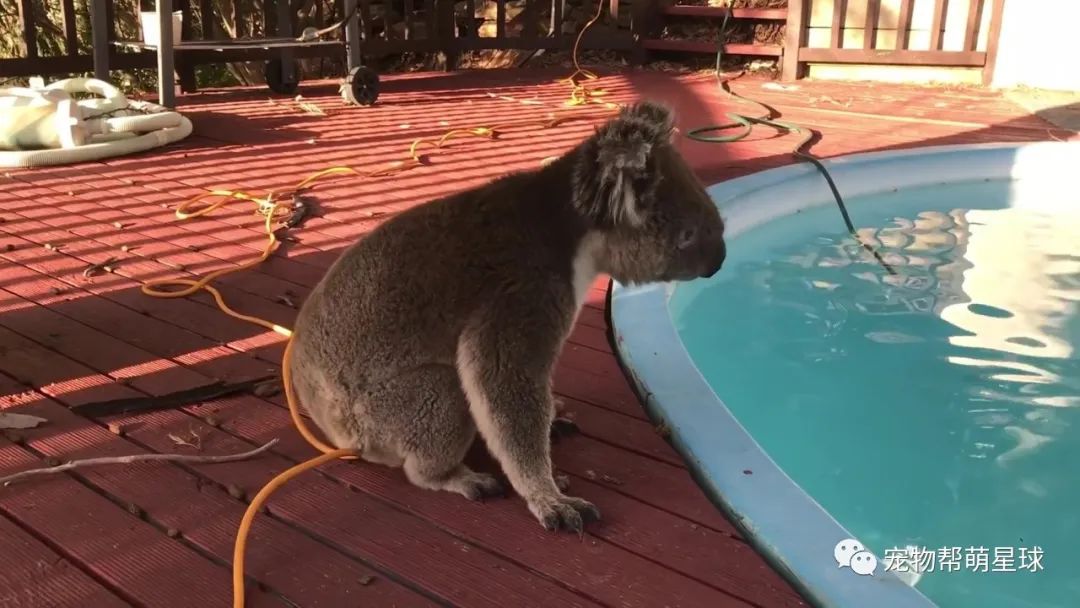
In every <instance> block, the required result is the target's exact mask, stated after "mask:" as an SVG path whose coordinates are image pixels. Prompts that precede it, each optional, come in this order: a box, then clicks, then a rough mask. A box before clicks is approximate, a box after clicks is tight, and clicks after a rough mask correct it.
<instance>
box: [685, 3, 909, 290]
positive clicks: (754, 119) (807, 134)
mask: <svg viewBox="0 0 1080 608" xmlns="http://www.w3.org/2000/svg"><path fill="white" fill-rule="evenodd" d="M730 16H731V7H730V6H729V7H728V10H727V11H726V12H725V13H724V20H723V21H721V23H720V44H719V45H718V46H717V49H716V70H715V74H716V85H717V88H718V89H720V91H721V92H722V93H724V94H725V95H726V96H728V97H729V98H731V99H735V100H739V101H742V102H747V103H752V104H754V105H756V106H759V107H760V108H761V109H762V110H764V112H765V113H764V114H763V115H761V116H747V115H745V114H739V113H737V112H726V113H725V114H724V115H725V116H726V117H727V118H729V119H730V120H731V122H729V123H727V124H722V125H707V126H704V127H698V128H696V129H692V130H690V131H688V132H687V133H686V136H687V137H689V138H690V139H693V140H695V141H700V142H705V143H714V144H725V143H732V142H736V141H739V140H741V139H744V138H745V137H747V136H748V135H750V133H751V132H752V131H753V130H754V125H764V126H767V127H772V128H774V129H777V130H778V131H786V132H789V133H803V137H802V139H800V140H799V143H798V145H796V146H795V149H794V150H792V151H791V154H792V156H794V157H795V158H797V159H799V160H802V161H806V162H809V163H811V164H812V165H814V166H815V167H817V168H818V170H819V171H821V175H822V176H824V177H825V182H826V183H827V184H828V185H829V190H831V191H832V194H833V198H835V199H836V206H837V207H838V208H839V209H840V215H841V216H843V218H844V224H845V226H847V230H848V232H849V233H850V234H851V236H852V237H853V238H854V239H855V241H856V242H858V243H859V244H860V245H862V247H863V248H864V249H866V250H867V251H869V252H870V254H871V255H873V256H874V258H875V259H877V261H878V263H880V264H881V266H882V268H884V269H885V271H886V272H888V273H889V274H896V271H895V270H893V268H892V267H891V266H889V264H888V263H887V262H885V260H884V259H883V258H882V257H881V254H880V253H878V252H877V250H875V249H874V248H873V247H871V246H870V245H868V244H867V243H865V242H863V240H862V239H860V238H859V235H858V233H857V232H856V231H855V226H854V224H852V222H851V216H850V215H848V211H847V207H846V206H845V205H844V198H843V197H842V196H840V191H839V190H838V189H837V188H836V183H835V182H834V181H833V179H832V176H831V175H830V174H829V170H828V169H826V168H825V165H824V164H823V163H822V162H821V160H820V159H818V158H817V157H816V156H814V155H813V154H810V153H809V152H807V151H805V150H804V148H805V147H806V146H807V144H809V143H810V141H811V140H812V139H813V138H814V136H815V135H816V133H815V132H814V131H813V130H812V129H808V128H805V127H800V126H799V125H796V124H794V123H790V122H784V121H780V120H775V119H774V118H773V111H772V109H771V108H769V107H768V106H766V105H765V104H763V103H761V102H759V101H756V100H754V99H750V98H749V97H743V96H741V95H737V94H736V93H735V92H734V91H732V90H731V89H730V88H728V86H727V80H725V79H724V78H723V72H722V70H721V67H720V65H721V60H722V59H723V56H724V40H726V39H727V26H728V19H729V17H730ZM736 127H742V130H740V131H739V132H738V133H733V134H731V135H709V134H710V133H716V132H718V131H727V130H729V129H733V128H736Z"/></svg>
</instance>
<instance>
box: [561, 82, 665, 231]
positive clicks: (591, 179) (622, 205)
mask: <svg viewBox="0 0 1080 608" xmlns="http://www.w3.org/2000/svg"><path fill="white" fill-rule="evenodd" d="M673 129H674V116H673V115H672V113H671V110H669V109H668V108H666V107H664V106H662V105H660V104H657V103H653V102H641V103H638V104H636V105H633V106H630V107H627V108H624V109H623V110H622V111H621V112H620V113H619V115H618V116H617V117H616V118H614V119H612V120H611V121H609V122H608V123H607V124H605V125H603V126H602V127H600V128H599V129H597V131H596V134H595V135H593V137H592V138H590V139H589V140H588V141H586V142H585V144H584V145H583V146H582V149H581V152H582V154H581V156H580V157H579V159H578V163H577V166H576V167H575V174H574V185H575V190H576V191H575V201H574V202H575V204H576V205H577V207H578V210H579V211H580V212H581V213H582V214H584V215H585V216H586V217H588V218H589V219H590V220H591V221H592V222H593V223H595V224H596V225H598V226H612V225H616V224H629V225H631V226H636V225H640V224H641V223H642V222H643V221H644V220H643V216H642V208H641V204H642V202H643V201H644V200H645V199H646V198H647V197H648V195H649V193H650V191H651V190H653V189H655V187H656V184H657V182H658V179H659V175H658V174H657V169H656V162H655V157H656V154H657V150H658V148H660V147H661V146H664V145H667V144H668V143H669V141H670V138H671V133H672V130H673Z"/></svg>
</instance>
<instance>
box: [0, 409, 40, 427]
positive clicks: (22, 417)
mask: <svg viewBox="0 0 1080 608" xmlns="http://www.w3.org/2000/svg"><path fill="white" fill-rule="evenodd" d="M42 422H48V420H46V419H44V418H38V417H37V416H30V415H29V414H9V413H6V412H0V429H34V428H37V426H38V425H39V424H41V423H42Z"/></svg>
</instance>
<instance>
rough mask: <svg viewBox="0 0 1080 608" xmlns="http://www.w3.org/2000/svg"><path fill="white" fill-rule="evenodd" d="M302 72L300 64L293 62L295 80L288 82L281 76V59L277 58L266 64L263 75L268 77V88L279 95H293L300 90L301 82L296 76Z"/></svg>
mask: <svg viewBox="0 0 1080 608" xmlns="http://www.w3.org/2000/svg"><path fill="white" fill-rule="evenodd" d="M299 72H300V64H299V63H297V62H296V61H293V74H294V77H293V80H291V81H290V82H286V81H285V80H284V79H283V78H282V74H281V59H280V58H278V57H275V58H273V59H271V60H270V61H267V62H266V66H265V69H264V71H263V75H264V76H265V77H266V86H268V87H270V90H271V91H273V92H275V93H277V94H279V95H293V94H295V93H296V90H297V89H299V88H300V81H299V79H297V78H296V77H295V74H298V73H299Z"/></svg>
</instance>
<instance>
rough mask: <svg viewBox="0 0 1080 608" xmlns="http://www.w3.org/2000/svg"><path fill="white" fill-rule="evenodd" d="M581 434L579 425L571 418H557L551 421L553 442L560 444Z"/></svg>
mask: <svg viewBox="0 0 1080 608" xmlns="http://www.w3.org/2000/svg"><path fill="white" fill-rule="evenodd" d="M580 432H581V429H580V428H578V425H577V423H576V422H574V421H573V420H570V419H569V418H556V419H554V420H552V421H551V441H553V442H558V441H559V440H560V439H565V438H567V437H570V436H572V435H577V434H578V433H580Z"/></svg>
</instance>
